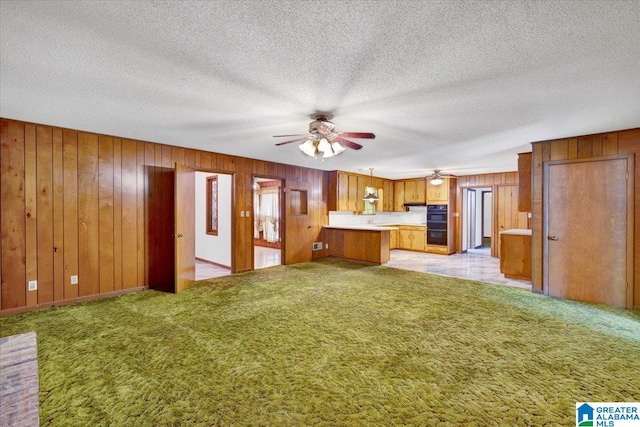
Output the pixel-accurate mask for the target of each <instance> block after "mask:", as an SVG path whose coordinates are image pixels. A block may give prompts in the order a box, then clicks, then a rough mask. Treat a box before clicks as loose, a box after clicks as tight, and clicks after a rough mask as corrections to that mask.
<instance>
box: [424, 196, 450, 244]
mask: <svg viewBox="0 0 640 427" xmlns="http://www.w3.org/2000/svg"><path fill="white" fill-rule="evenodd" d="M427 244H428V245H442V246H446V245H447V205H427Z"/></svg>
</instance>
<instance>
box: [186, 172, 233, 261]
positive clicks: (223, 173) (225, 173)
mask: <svg viewBox="0 0 640 427" xmlns="http://www.w3.org/2000/svg"><path fill="white" fill-rule="evenodd" d="M191 169H193V170H194V171H195V172H204V173H211V174H220V175H230V176H231V206H230V207H229V209H231V249H230V250H231V274H235V273H236V272H237V271H236V262H235V258H236V257H235V253H236V244H235V240H236V239H234V238H233V236H235V235H236V215H235V212H236V172H232V171H227V170H224V169H207V168H201V167H191Z"/></svg>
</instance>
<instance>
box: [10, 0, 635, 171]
mask: <svg viewBox="0 0 640 427" xmlns="http://www.w3.org/2000/svg"><path fill="white" fill-rule="evenodd" d="M0 18H1V22H0V24H1V25H0V49H1V50H0V95H1V98H0V100H1V105H0V115H1V116H2V117H8V118H14V119H20V120H26V121H32V122H37V123H46V124H51V125H56V126H62V127H68V128H74V129H82V130H87V131H92V132H98V133H104V134H110V135H117V136H122V137H129V138H135V139H142V140H147V141H154V142H162V143H168V144H172V145H179V146H185V147H193V148H201V149H205V150H210V151H214V152H219V153H228V154H235V155H240V156H245V157H250V158H258V159H265V160H271V161H276V162H283V163H288V164H296V165H301V166H307V167H314V168H319V169H325V170H334V169H341V170H348V171H358V170H360V169H362V170H364V171H365V172H364V173H366V172H368V169H366V168H369V167H374V168H375V170H374V175H376V176H383V177H388V178H402V177H415V176H424V175H427V174H429V173H431V172H432V170H433V169H436V168H437V169H443V170H444V171H445V172H448V173H453V174H456V175H465V174H476V173H487V172H498V171H507V170H515V169H516V153H518V152H522V151H530V145H529V143H530V142H532V141H538V140H544V139H552V138H560V137H566V136H574V135H581V134H589V133H595V132H602V131H609V130H619V129H626V128H631V127H638V126H640V25H639V22H640V1H637V0H636V1H613V0H611V1H577V2H560V1H551V2H547V1H535V2H533V1H517V2H516V1H505V2H499V1H491V2H489V1H475V2H474V1H465V2H458V1H441V2H436V1H425V2H418V1H406V2H404V1H403V2H392V1H340V2H328V1H323V2H300V1H295V2H286V1H260V2H258V1H232V2H219V1H209V2H206V1H196V2H186V1H185V2H182V1H179V2H156V1H153V2H146V1H135V2H134V1H131V2H129V1H127V2H118V1H103V2H93V1H92V2H88V1H71V2H58V1H47V2H45V1H37V2H27V1H17V2H14V1H5V0H1V1H0ZM316 112H326V113H330V114H331V115H332V116H333V122H334V123H335V124H336V130H338V131H367V132H373V133H375V134H376V135H377V138H376V139H375V140H358V142H360V143H362V144H363V145H364V148H363V149H362V150H360V151H353V150H347V151H346V152H345V153H344V154H342V155H340V156H337V157H335V158H331V159H327V160H325V161H324V162H322V161H320V160H319V159H318V160H315V159H313V158H308V157H306V156H304V155H302V154H301V153H300V151H299V150H298V148H297V144H289V145H286V146H282V147H279V148H276V147H274V143H276V142H278V140H277V139H276V138H272V136H271V135H275V134H291V133H293V134H297V133H305V132H306V131H307V129H308V123H309V122H310V121H311V119H312V117H313V115H314V113H316Z"/></svg>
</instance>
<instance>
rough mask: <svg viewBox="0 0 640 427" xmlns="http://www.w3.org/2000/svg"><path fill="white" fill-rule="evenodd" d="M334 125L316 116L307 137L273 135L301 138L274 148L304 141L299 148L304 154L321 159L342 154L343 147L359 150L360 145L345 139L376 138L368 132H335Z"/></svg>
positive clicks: (281, 143) (322, 116)
mask: <svg viewBox="0 0 640 427" xmlns="http://www.w3.org/2000/svg"><path fill="white" fill-rule="evenodd" d="M334 129H335V125H334V124H333V123H332V122H331V121H329V119H327V116H324V115H318V116H316V119H315V120H314V121H312V122H311V123H310V124H309V134H307V135H274V137H275V138H282V137H290V136H297V137H302V138H296V139H291V140H289V141H283V142H279V143H277V144H276V146H280V145H285V144H290V143H292V142H299V141H304V142H303V143H302V144H300V146H299V148H300V151H302V152H303V153H304V154H306V155H307V156H310V157H314V158H317V157H318V156H319V155H320V156H322V159H323V160H324V159H326V158H329V157H333V156H337V155H338V154H341V153H342V152H344V150H345V147H347V148H351V149H353V150H359V149H361V148H362V145H360V144H358V143H356V142H353V141H350V140H348V139H346V138H362V139H374V138H375V137H376V136H375V135H374V134H372V133H369V132H335V130H334Z"/></svg>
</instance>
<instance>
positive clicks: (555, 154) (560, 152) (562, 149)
mask: <svg viewBox="0 0 640 427" xmlns="http://www.w3.org/2000/svg"><path fill="white" fill-rule="evenodd" d="M568 156H569V140H568V139H559V140H557V141H553V144H551V155H550V159H551V160H562V159H566V158H567V157H568Z"/></svg>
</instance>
